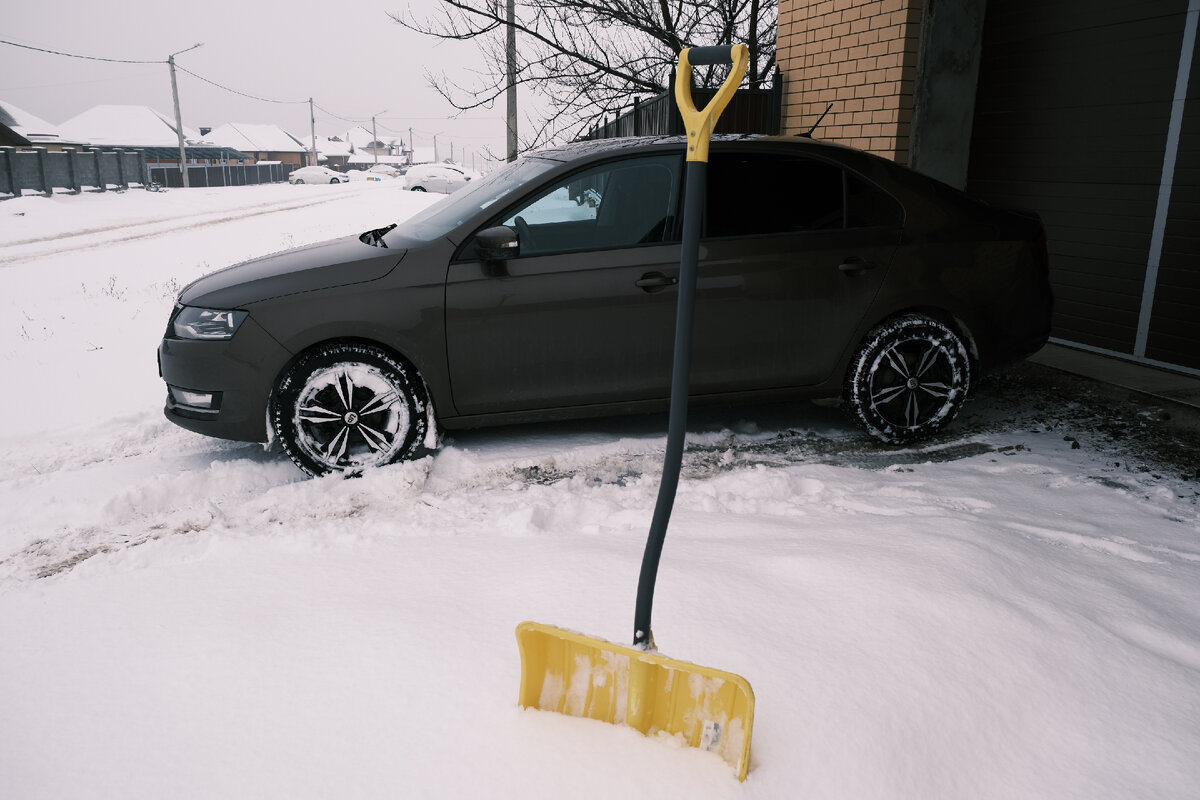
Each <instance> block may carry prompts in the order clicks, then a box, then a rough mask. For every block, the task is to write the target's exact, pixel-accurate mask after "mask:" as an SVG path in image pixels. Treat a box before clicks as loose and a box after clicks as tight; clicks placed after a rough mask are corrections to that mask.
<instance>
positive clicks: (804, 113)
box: [777, 0, 925, 164]
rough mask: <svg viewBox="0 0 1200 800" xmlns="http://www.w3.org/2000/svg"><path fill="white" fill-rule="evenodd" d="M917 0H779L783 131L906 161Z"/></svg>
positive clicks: (914, 70) (917, 26)
mask: <svg viewBox="0 0 1200 800" xmlns="http://www.w3.org/2000/svg"><path fill="white" fill-rule="evenodd" d="M924 2H925V0H779V32H778V45H777V58H778V62H779V66H780V69H781V70H782V71H783V73H784V76H785V83H784V85H785V86H786V92H787V94H786V96H785V97H784V107H783V133H784V134H794V133H801V132H804V131H807V130H808V129H809V128H811V127H812V126H813V124H814V123H815V122H816V121H817V119H818V118H819V117H820V116H821V114H822V112H824V111H825V109H826V107H827V106H828V105H829V104H830V103H833V108H832V109H831V110H830V111H829V114H828V115H826V117H825V119H824V121H822V122H821V125H820V127H819V128H817V130H816V131H815V132H814V133H813V136H815V137H817V138H819V139H824V140H826V141H832V142H839V143H841V144H848V145H851V146H853V147H857V148H860V149H862V150H867V151H870V152H872V153H875V154H877V155H881V156H885V157H887V158H891V159H894V160H896V161H898V162H900V163H902V164H906V163H908V146H909V128H910V126H911V124H912V116H913V84H914V82H915V80H916V73H917V51H918V47H919V44H920V34H921V14H922V9H923V5H924Z"/></svg>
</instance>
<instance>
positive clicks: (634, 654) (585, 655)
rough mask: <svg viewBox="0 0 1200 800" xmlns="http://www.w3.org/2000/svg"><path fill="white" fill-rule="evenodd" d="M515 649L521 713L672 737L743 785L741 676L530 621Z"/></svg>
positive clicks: (744, 698) (748, 697)
mask: <svg viewBox="0 0 1200 800" xmlns="http://www.w3.org/2000/svg"><path fill="white" fill-rule="evenodd" d="M517 646H518V647H519V648H520V650H521V696H520V699H519V702H520V704H521V707H522V708H531V707H532V708H539V709H542V710H543V711H556V712H558V713H560V714H568V715H570V716H573V717H587V718H588V719H598V720H600V721H602V722H610V723H612V724H614V725H628V726H629V727H631V728H635V729H637V730H639V731H641V732H642V733H644V734H651V735H654V734H658V733H659V732H663V733H666V734H668V735H671V736H678V737H681V738H682V740H683V741H684V742H685V743H687V744H688V745H689V746H690V747H697V748H700V749H701V750H708V751H711V752H715V753H718V754H719V755H720V756H721V757H722V758H724V759H725V760H726V761H727V762H728V763H729V764H730V765H732V766H733V768H734V769H735V770H736V771H737V776H738V780H740V781H744V780H746V773H747V772H748V771H749V769H750V730H751V727H752V726H753V723H754V692H753V691H751V689H750V684H749V683H748V682H747V681H746V679H745V678H743V677H741V676H739V675H734V674H733V673H732V672H722V671H721V670H717V669H711V668H709V667H701V666H698V665H696V664H689V663H688V662H686V661H676V660H675V659H672V658H667V657H666V656H663V655H659V654H658V653H650V652H646V651H645V650H639V649H637V648H635V647H626V646H624V645H619V644H613V643H612V642H606V641H604V640H603V639H593V638H590V637H587V636H584V635H582V634H579V633H575V632H573V631H566V630H563V629H561V628H555V627H553V626H551V625H542V624H540V623H537V622H522V623H521V624H520V625H518V626H517Z"/></svg>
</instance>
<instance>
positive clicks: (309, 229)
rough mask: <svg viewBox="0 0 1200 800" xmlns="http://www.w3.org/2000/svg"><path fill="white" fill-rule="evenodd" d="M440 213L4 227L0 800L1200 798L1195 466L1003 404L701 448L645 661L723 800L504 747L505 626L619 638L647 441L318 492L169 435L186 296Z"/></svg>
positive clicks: (585, 759)
mask: <svg viewBox="0 0 1200 800" xmlns="http://www.w3.org/2000/svg"><path fill="white" fill-rule="evenodd" d="M437 199H438V197H437V196H430V195H416V194H411V193H406V192H403V191H400V189H399V182H394V183H393V182H385V183H351V184H343V185H339V186H286V185H280V186H261V187H243V188H236V189H212V190H204V189H193V190H188V191H184V190H175V191H169V192H165V193H158V194H155V193H149V192H142V191H139V190H132V191H129V192H126V193H121V194H118V193H108V194H105V195H99V194H84V195H81V196H64V195H57V196H55V197H53V198H43V197H25V198H19V199H11V200H7V201H4V202H0V312H2V313H0V343H2V347H0V371H2V374H3V375H4V379H3V384H4V389H3V391H0V453H2V455H3V460H2V461H0V509H3V511H2V512H0V797H4V798H22V799H25V798H66V797H72V798H73V797H87V798H107V797H112V798H143V797H144V798H150V797H171V798H214V797H225V798H241V797H246V798H251V797H253V798H267V797H270V798H309V797H312V798H317V797H320V798H329V797H353V798H375V797H388V798H394V797H414V798H415V797H430V798H481V797H487V798H517V797H521V798H528V797H547V798H549V797H556V798H557V797H575V798H611V797H653V798H675V797H678V798H685V797H686V798H697V797H703V798H793V797H796V798H800V797H804V798H856V799H859V800H861V799H862V798H923V799H927V798H968V797H969V798H1022V799H1026V798H1047V799H1051V798H1052V799H1054V800H1061V799H1063V798H1088V799H1089V800H1095V799H1096V798H1195V797H1197V796H1198V795H1200V508H1198V505H1197V491H1196V490H1197V475H1196V472H1195V469H1196V467H1195V462H1194V461H1193V462H1191V463H1190V464H1178V465H1176V467H1177V468H1174V470H1173V471H1172V468H1171V466H1170V465H1166V466H1165V467H1163V468H1161V469H1160V468H1159V466H1160V465H1155V464H1151V465H1149V466H1147V465H1146V464H1145V463H1144V462H1142V461H1139V460H1138V459H1137V458H1136V457H1131V456H1129V454H1128V452H1127V450H1123V449H1122V448H1123V447H1125V445H1123V444H1121V443H1120V442H1118V441H1117V440H1116V438H1114V436H1112V435H1111V434H1112V430H1111V427H1112V426H1118V427H1120V428H1121V430H1122V432H1123V438H1124V439H1125V440H1126V442H1128V441H1136V440H1137V438H1138V436H1139V431H1141V430H1142V429H1143V428H1144V427H1145V426H1146V425H1148V424H1149V423H1150V421H1151V420H1150V416H1152V415H1151V414H1149V413H1147V414H1146V415H1145V417H1144V418H1139V417H1138V416H1137V415H1136V413H1134V415H1133V416H1132V417H1130V418H1127V419H1120V418H1117V417H1115V416H1112V415H1113V414H1116V413H1118V412H1113V411H1112V410H1111V409H1105V410H1104V413H1108V414H1109V415H1110V416H1109V417H1107V419H1108V420H1109V421H1108V423H1105V424H1106V425H1108V426H1109V428H1108V429H1105V430H1106V431H1107V432H1105V430H1101V429H1100V428H1096V429H1094V430H1093V431H1087V430H1084V429H1082V428H1080V427H1079V420H1081V419H1083V418H1085V417H1087V416H1088V415H1089V414H1093V415H1094V414H1095V413H1099V412H1096V409H1095V408H1092V407H1090V406H1086V405H1081V403H1082V402H1083V401H1081V400H1080V399H1078V398H1077V397H1074V396H1072V395H1070V394H1069V393H1066V392H1060V393H1057V394H1055V395H1054V396H1048V395H1047V394H1038V393H1036V392H1023V389H1022V384H1021V382H1020V381H1016V380H1014V381H1010V382H1005V381H1004V380H1003V379H1001V380H1000V381H999V383H997V384H995V385H994V386H993V388H992V389H991V390H989V391H987V392H984V393H983V396H981V397H980V399H978V400H976V401H974V402H973V403H972V404H971V405H969V406H968V410H967V412H965V414H964V417H963V418H962V419H960V420H959V421H958V422H957V423H956V424H955V425H954V426H953V427H952V428H951V429H950V430H949V431H948V432H947V433H946V434H945V435H944V436H943V437H941V438H940V439H939V440H937V441H935V442H932V443H930V444H928V445H927V446H925V447H922V448H912V449H906V450H888V449H881V448H877V447H875V446H874V445H872V444H871V443H869V442H868V441H866V440H865V439H864V438H863V437H862V436H861V435H860V434H859V433H858V432H857V430H855V429H854V428H853V427H852V426H851V425H850V424H849V423H848V422H846V421H845V420H844V419H843V417H842V416H841V414H840V412H839V411H838V410H837V409H831V408H826V407H821V406H817V405H811V404H802V405H793V406H783V407H776V408H752V409H738V410H730V411H720V410H717V411H704V412H702V413H701V412H698V413H695V414H694V415H693V418H692V420H691V422H692V424H691V427H690V430H691V434H690V435H689V450H688V453H687V456H686V458H685V474H684V479H683V481H682V483H681V486H680V491H679V500H678V502H677V505H676V511H675V515H674V518H673V520H672V526H671V530H670V533H669V534H668V537H667V544H666V549H665V552H664V556H663V562H662V569H661V572H660V577H659V581H658V589H657V593H656V604H655V634H656V638H657V641H658V645H659V647H660V648H661V649H662V651H663V652H664V653H666V654H668V655H670V656H673V657H675V658H680V659H684V660H689V661H694V662H697V663H702V664H705V665H708V666H713V667H717V668H720V669H725V670H729V671H732V672H736V673H738V674H741V675H743V676H745V677H746V678H747V679H748V680H749V681H750V683H751V684H752V685H753V687H754V691H755V695H756V698H757V715H756V719H755V725H754V731H753V752H752V763H751V772H750V776H749V779H748V780H747V781H746V782H745V783H744V784H739V783H738V782H737V781H736V779H735V778H734V776H733V774H732V771H731V769H730V768H729V766H728V765H726V764H725V763H724V762H722V761H720V760H719V759H718V758H717V757H716V756H714V755H712V754H708V753H702V752H699V751H697V750H694V749H690V748H686V747H681V746H679V745H678V744H677V743H675V742H674V741H671V740H656V739H646V738H643V737H642V736H640V735H639V734H637V733H635V732H633V731H631V730H629V729H625V728H619V727H615V726H611V725H605V724H602V723H595V722H590V721H584V720H578V719H574V718H568V717H564V716H560V715H555V714H549V713H544V712H537V711H522V710H520V709H518V708H517V706H516V702H515V701H516V693H517V685H518V681H519V675H520V663H519V658H518V654H517V649H516V645H515V641H514V638H513V629H514V627H515V626H516V624H517V623H518V622H520V621H521V620H525V619H533V620H537V621H541V622H548V623H552V624H556V625H560V626H562V627H566V628H571V629H575V630H580V631H583V632H585V633H587V634H589V635H592V636H599V637H603V638H607V639H610V640H613V641H618V642H626V641H628V640H629V638H630V636H631V627H632V616H633V599H634V593H635V588H636V583H637V574H638V566H639V563H640V559H641V553H642V547H643V544H644V541H645V535H646V530H647V527H648V525H649V520H650V514H651V511H652V509H653V505H654V496H655V490H656V487H657V482H658V470H659V459H660V457H661V452H662V448H663V446H664V442H665V428H666V424H665V419H664V418H663V417H645V418H635V419H616V420H598V421H592V422H586V423H572V424H548V425H530V426H522V427H519V428H510V429H498V430H487V431H478V432H471V433H468V434H456V435H454V436H453V437H451V438H450V439H449V440H448V441H446V443H445V446H444V447H443V449H442V450H440V451H439V452H438V453H437V454H436V455H435V456H433V457H430V458H426V459H424V460H422V461H419V462H416V463H409V464H402V465H395V466H392V467H389V468H386V469H380V470H376V471H374V472H371V473H369V474H367V475H366V476H364V477H362V478H361V479H357V480H341V479H338V478H327V479H320V480H305V479H303V476H302V475H301V473H300V472H299V471H298V470H297V469H295V468H294V467H293V466H292V464H291V462H289V461H288V460H287V459H286V457H284V456H283V455H282V454H280V453H268V452H264V451H263V450H262V448H261V447H258V446H255V445H243V444H236V443H230V442H222V441H217V440H210V439H207V438H204V437H201V436H198V435H195V434H192V433H188V432H186V431H183V430H181V429H179V428H176V427H175V426H173V425H171V424H170V423H168V422H167V421H166V420H165V419H164V418H163V416H162V413H161V407H162V403H163V396H164V389H163V386H162V384H161V382H160V381H159V379H158V377H157V374H156V369H155V348H156V346H157V342H158V339H159V337H160V336H161V334H162V331H163V329H164V326H165V324H166V319H167V314H168V312H169V310H170V308H171V305H172V302H173V299H174V296H175V293H176V292H177V291H178V289H179V288H180V287H181V286H182V285H184V284H185V283H187V282H188V281H190V280H191V279H193V278H195V277H197V276H199V275H201V274H203V273H205V272H208V271H211V270H213V269H217V268H219V267H222V266H225V265H227V264H230V263H233V262H236V261H239V260H242V259H245V258H249V257H252V256H256V255H260V254H263V253H267V252H270V251H274V250H279V249H282V248H285V247H289V246H293V245H300V244H304V243H307V242H312V241H317V240H320V239H324V238H329V237H332V236H335V235H340V234H344V233H350V232H356V231H359V230H365V229H368V228H372V227H378V226H380V225H382V224H385V223H387V222H390V221H393V220H394V219H397V218H401V217H404V216H407V215H408V214H411V213H413V212H414V211H415V210H417V209H418V208H420V207H422V206H423V205H425V204H427V203H429V202H435V201H436V200H437ZM1006 389H1009V390H1011V391H1010V392H1008V393H1006V391H1005V390H1006ZM1085 399H1086V398H1085ZM1034 403H1036V404H1037V407H1031V405H1032V404H1034ZM1093 434H1094V435H1093ZM1081 442H1082V444H1080V443H1081Z"/></svg>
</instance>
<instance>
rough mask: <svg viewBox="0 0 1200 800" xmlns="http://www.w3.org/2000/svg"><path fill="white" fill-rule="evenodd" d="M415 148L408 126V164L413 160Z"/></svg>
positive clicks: (410, 129)
mask: <svg viewBox="0 0 1200 800" xmlns="http://www.w3.org/2000/svg"><path fill="white" fill-rule="evenodd" d="M416 149H417V146H416V145H415V144H413V138H412V128H409V129H408V163H409V164H412V162H413V155H414V154H415V152H416Z"/></svg>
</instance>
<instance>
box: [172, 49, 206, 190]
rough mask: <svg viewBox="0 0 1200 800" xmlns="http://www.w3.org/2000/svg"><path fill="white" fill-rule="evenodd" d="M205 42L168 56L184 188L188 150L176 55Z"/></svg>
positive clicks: (186, 183)
mask: <svg viewBox="0 0 1200 800" xmlns="http://www.w3.org/2000/svg"><path fill="white" fill-rule="evenodd" d="M202 44H204V42H197V43H196V44H194V45H192V46H191V47H189V48H187V49H186V50H179V51H177V52H174V53H171V55H169V56H167V66H168V67H170V69H171V99H172V100H173V101H174V102H175V135H176V137H177V138H178V139H179V172H180V174H181V175H182V176H183V188H185V189H187V188H188V171H187V150H186V148H185V147H184V144H183V116H182V114H180V113H179V84H178V83H176V82H175V56H177V55H179V54H180V53H186V52H187V51H188V50H195V49H196V48H197V47H200V46H201V45H202Z"/></svg>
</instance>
